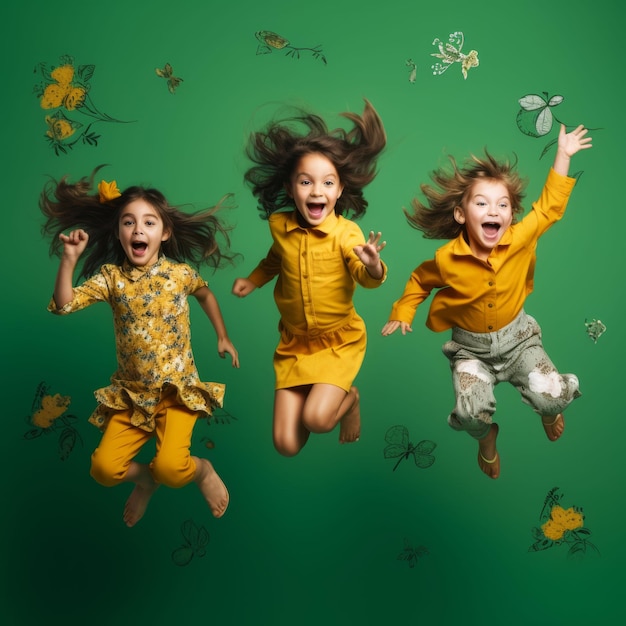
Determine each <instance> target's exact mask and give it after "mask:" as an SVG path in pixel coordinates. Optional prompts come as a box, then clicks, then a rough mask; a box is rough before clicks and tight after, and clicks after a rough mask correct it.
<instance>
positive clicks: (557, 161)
mask: <svg viewBox="0 0 626 626" xmlns="http://www.w3.org/2000/svg"><path fill="white" fill-rule="evenodd" d="M587 132H588V131H587V129H586V128H585V127H584V126H583V125H582V124H581V125H580V126H577V127H576V128H575V129H574V130H573V131H572V132H570V133H568V132H566V131H565V126H564V125H563V124H561V129H560V131H559V139H558V144H557V149H556V156H555V157H554V165H553V166H552V167H553V169H554V171H555V172H556V173H557V174H561V176H567V175H568V173H569V163H570V159H571V158H572V157H573V156H574V155H575V154H576V153H577V152H578V151H579V150H586V149H588V148H591V147H592V143H591V137H586V136H585V135H586V134H587Z"/></svg>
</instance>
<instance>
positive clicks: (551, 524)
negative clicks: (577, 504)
mask: <svg viewBox="0 0 626 626" xmlns="http://www.w3.org/2000/svg"><path fill="white" fill-rule="evenodd" d="M583 519H584V518H583V515H582V513H580V512H579V511H576V510H575V509H574V507H570V508H569V509H564V508H563V507H561V506H559V505H558V504H557V505H555V506H554V507H553V508H552V510H551V511H550V519H549V520H548V521H547V522H546V523H545V524H543V525H542V527H541V530H542V531H543V534H544V535H545V536H546V537H547V538H548V539H552V541H560V540H561V539H562V538H563V535H564V534H565V533H566V532H567V531H568V530H576V529H577V528H582V526H583Z"/></svg>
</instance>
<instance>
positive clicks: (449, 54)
mask: <svg viewBox="0 0 626 626" xmlns="http://www.w3.org/2000/svg"><path fill="white" fill-rule="evenodd" d="M464 41H465V37H464V35H463V33H462V32H461V31H456V32H454V33H450V36H449V37H448V42H447V43H444V42H443V41H441V39H439V37H436V38H435V39H434V41H433V44H432V45H433V46H437V47H438V48H439V52H438V53H437V52H433V53H432V54H431V55H430V56H432V57H437V58H438V59H441V60H440V61H437V62H435V63H434V64H433V65H431V69H432V71H433V74H435V75H441V74H443V73H444V72H445V71H446V70H447V69H448V68H449V67H450V66H451V65H452V64H453V63H460V64H461V72H462V73H463V78H465V79H467V72H468V71H469V70H470V68H472V67H478V52H477V51H476V50H470V52H469V53H468V54H464V53H463V52H461V50H462V49H463V43H464Z"/></svg>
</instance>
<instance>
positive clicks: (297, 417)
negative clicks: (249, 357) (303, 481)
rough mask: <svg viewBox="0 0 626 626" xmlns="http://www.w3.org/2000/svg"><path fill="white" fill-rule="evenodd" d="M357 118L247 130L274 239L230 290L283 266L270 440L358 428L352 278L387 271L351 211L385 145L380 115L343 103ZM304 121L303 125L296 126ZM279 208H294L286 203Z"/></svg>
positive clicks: (373, 281) (311, 118)
mask: <svg viewBox="0 0 626 626" xmlns="http://www.w3.org/2000/svg"><path fill="white" fill-rule="evenodd" d="M342 115H343V116H344V117H346V118H347V119H349V120H350V121H351V122H352V123H353V128H352V129H351V130H350V131H349V132H346V131H344V130H343V129H335V130H333V131H329V130H328V128H327V126H326V123H325V122H324V121H323V120H322V119H321V118H320V117H319V116H317V115H313V114H307V113H303V114H302V115H299V116H296V117H293V118H288V119H284V120H281V121H274V122H272V123H270V124H269V125H268V126H267V127H266V128H265V129H264V130H263V131H260V132H256V133H254V134H253V135H252V136H251V137H250V142H249V144H248V148H247V155H248V157H249V159H250V160H251V161H252V162H253V163H254V165H253V166H252V167H251V168H250V169H248V171H247V172H246V174H245V180H246V182H247V183H248V184H249V185H250V186H251V188H252V193H253V195H254V196H255V197H256V198H257V200H258V209H259V210H260V211H261V217H262V218H264V219H267V220H268V221H269V226H270V232H271V234H272V239H273V244H272V246H271V248H270V250H269V253H268V255H267V256H266V257H265V259H263V260H262V261H261V262H260V263H259V265H258V266H257V267H256V268H255V269H254V270H253V271H252V273H251V274H250V275H249V276H248V277H247V278H238V279H237V280H235V283H234V285H233V294H234V295H236V296H239V297H244V296H247V295H248V294H250V293H251V292H252V291H253V290H254V289H256V288H257V287H262V286H263V285H264V284H266V283H268V282H269V281H270V280H272V279H273V278H274V277H276V276H278V279H277V281H276V285H275V288H274V300H275V302H276V306H277V307H278V311H279V313H280V323H279V332H280V339H279V342H278V346H277V348H276V351H275V353H274V371H275V375H276V384H275V395H274V422H273V439H274V446H275V447H276V449H277V450H278V452H280V453H281V454H283V455H285V456H293V455H296V454H298V452H299V451H300V450H301V449H302V447H303V446H304V445H305V444H306V442H307V440H308V438H309V435H310V433H326V432H330V431H331V430H333V429H334V428H335V426H336V425H337V423H339V424H340V430H339V441H340V443H350V442H354V441H358V439H359V436H360V429H361V414H360V405H359V393H358V390H357V388H356V387H355V386H353V384H352V383H353V381H354V379H355V378H356V376H357V374H358V372H359V369H360V367H361V363H362V362H363V358H364V356H365V348H366V329H365V323H364V321H363V319H362V318H361V317H360V316H359V315H358V314H357V312H356V310H355V308H354V303H353V300H352V298H353V294H354V290H355V287H356V283H358V284H360V285H362V286H363V287H368V288H373V287H378V286H379V285H381V284H382V283H383V282H384V280H385V277H386V272H387V270H386V267H385V265H384V264H383V262H382V261H381V259H380V254H379V253H380V251H381V250H382V249H383V248H384V247H385V242H381V234H380V233H374V232H373V231H372V232H370V233H369V237H368V239H367V241H365V238H364V236H363V233H362V231H361V229H360V228H359V227H358V226H357V225H356V224H355V223H354V222H352V221H351V220H350V219H346V217H348V214H351V215H352V216H353V217H355V218H358V217H361V216H362V215H364V213H365V210H366V208H367V205H368V203H367V201H366V200H365V198H364V196H363V188H364V187H365V186H366V185H367V184H368V183H370V182H371V181H372V180H373V179H374V176H375V175H376V169H375V167H376V160H377V157H378V156H379V154H380V153H381V152H382V150H383V148H384V147H385V143H386V137H385V131H384V129H383V125H382V121H381V119H380V117H379V116H378V114H377V113H376V111H375V110H374V108H373V107H372V105H371V104H370V103H369V102H367V101H366V102H365V109H364V111H363V115H362V116H359V115H357V114H354V113H343V114H342ZM298 125H300V126H302V128H301V129H299V128H297V126H298ZM281 209H289V210H286V211H284V210H283V211H281Z"/></svg>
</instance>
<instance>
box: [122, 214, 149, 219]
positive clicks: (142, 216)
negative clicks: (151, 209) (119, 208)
mask: <svg viewBox="0 0 626 626" xmlns="http://www.w3.org/2000/svg"><path fill="white" fill-rule="evenodd" d="M125 217H131V218H132V219H135V216H134V215H133V214H132V213H122V215H120V219H123V218H125ZM147 217H153V218H157V219H159V216H158V215H157V214H156V213H144V214H142V215H141V216H140V218H139V219H146V218H147Z"/></svg>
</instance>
